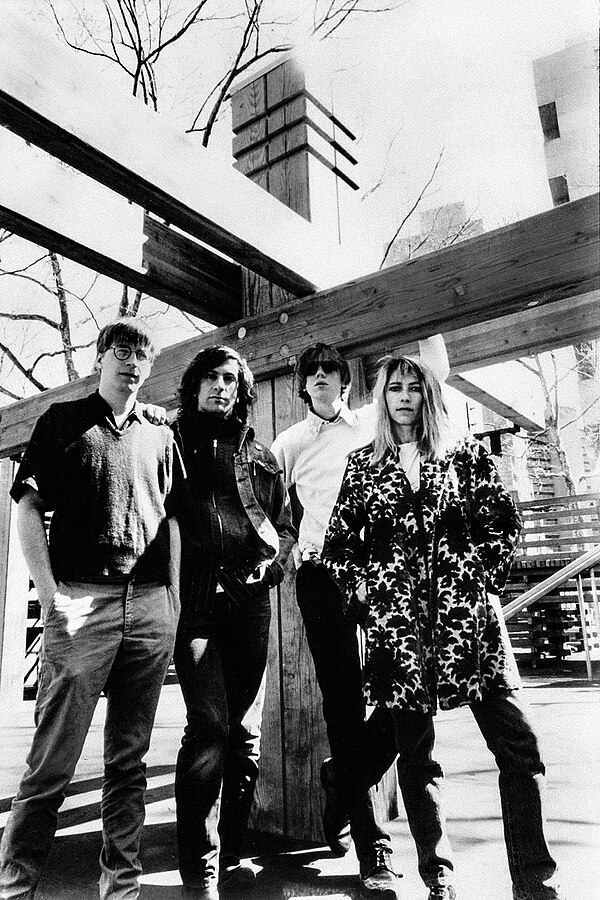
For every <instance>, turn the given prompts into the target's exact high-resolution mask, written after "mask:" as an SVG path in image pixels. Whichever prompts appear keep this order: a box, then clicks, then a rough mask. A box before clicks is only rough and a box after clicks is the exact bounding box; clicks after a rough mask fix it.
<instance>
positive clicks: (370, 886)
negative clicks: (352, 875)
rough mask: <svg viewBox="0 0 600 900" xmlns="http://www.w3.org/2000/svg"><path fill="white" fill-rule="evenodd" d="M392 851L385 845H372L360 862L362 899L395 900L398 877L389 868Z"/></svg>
mask: <svg viewBox="0 0 600 900" xmlns="http://www.w3.org/2000/svg"><path fill="white" fill-rule="evenodd" d="M391 862H392V849H391V847H388V846H387V845H386V844H379V843H376V844H373V846H372V847H371V849H370V850H369V852H368V853H367V854H366V856H364V857H363V858H362V859H361V860H359V866H360V884H361V888H362V893H363V896H364V897H372V898H373V900H375V898H377V900H397V898H398V887H399V885H398V875H397V874H396V873H395V872H394V870H393V869H392V866H391Z"/></svg>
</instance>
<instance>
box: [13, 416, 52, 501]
mask: <svg viewBox="0 0 600 900" xmlns="http://www.w3.org/2000/svg"><path fill="white" fill-rule="evenodd" d="M55 432H56V429H55V427H54V425H53V416H52V410H51V409H49V410H47V411H46V412H45V413H43V414H42V415H41V416H40V418H39V419H38V421H37V422H36V425H35V427H34V429H33V433H32V435H31V438H30V440H29V444H28V445H27V448H26V450H25V453H24V454H23V458H22V460H21V463H20V465H19V468H18V469H17V474H16V476H15V480H14V482H13V485H12V487H11V489H10V495H11V497H12V498H13V500H14V501H15V503H18V502H19V500H20V499H21V497H22V496H23V494H24V493H25V490H26V488H27V487H32V488H33V489H34V490H36V491H38V493H39V494H40V497H41V499H42V502H43V504H44V507H45V509H54V508H55V506H56V499H57V490H58V481H59V479H58V477H57V476H58V470H57V464H58V461H59V460H58V448H57V446H56V437H55Z"/></svg>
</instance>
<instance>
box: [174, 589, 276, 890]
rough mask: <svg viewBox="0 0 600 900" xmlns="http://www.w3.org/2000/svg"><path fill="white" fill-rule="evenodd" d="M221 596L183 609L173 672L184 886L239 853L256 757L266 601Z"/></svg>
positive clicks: (263, 596) (241, 592) (261, 593)
mask: <svg viewBox="0 0 600 900" xmlns="http://www.w3.org/2000/svg"><path fill="white" fill-rule="evenodd" d="M235 594H236V596H235V597H234V596H232V595H231V594H230V593H225V592H219V593H217V594H216V595H209V596H206V597H204V598H203V599H202V600H201V602H200V603H199V604H196V605H195V606H194V607H193V608H192V609H190V608H186V603H185V599H184V604H183V605H184V612H183V613H182V617H181V622H180V625H179V629H178V632H177V640H176V643H175V667H176V669H177V675H178V677H179V683H180V685H181V690H182V693H183V697H184V700H185V705H186V712H187V724H186V726H185V730H184V734H183V738H182V742H181V749H180V750H179V755H178V757H177V773H176V777H175V798H176V804H177V844H178V848H179V870H180V872H181V877H182V880H183V883H184V884H185V885H187V886H190V887H202V886H203V885H204V884H205V883H206V882H207V881H210V880H212V879H216V878H217V876H218V871H219V853H220V852H221V853H222V854H228V855H233V856H239V855H240V852H241V847H242V841H243V838H244V835H245V833H246V828H247V823H248V817H249V814H250V807H251V805H252V799H253V797H254V787H255V784H256V778H257V775H258V760H259V756H260V737H261V720H262V710H263V703H264V689H265V678H264V675H265V669H266V665H267V648H268V642H269V624H270V619H271V602H270V598H269V592H268V590H267V589H264V588H262V589H259V590H254V591H252V592H250V591H246V590H245V589H244V587H243V585H240V586H238V590H236V592H235Z"/></svg>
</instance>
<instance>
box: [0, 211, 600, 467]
mask: <svg viewBox="0 0 600 900" xmlns="http://www.w3.org/2000/svg"><path fill="white" fill-rule="evenodd" d="M597 221H598V195H597V194H596V195H593V196H590V197H584V198H583V199H582V200H576V201H574V202H573V203H568V204H565V205H564V206H560V207H558V208H557V209H553V210H549V211H548V212H546V213H541V214H540V215H537V216H533V217H532V218H530V219H524V220H523V221H522V222H517V223H515V224H514V225H508V226H506V227H505V228H500V229H498V230H496V231H493V232H489V233H488V234H485V235H481V236H480V237H477V238H473V239H472V240H470V241H465V242H464V243H462V244H455V245H454V246H453V247H448V248H446V249H444V250H440V251H438V252H437V253H432V254H429V255H428V256H422V257H419V258H417V259H415V260H410V261H409V262H407V263H403V264H401V265H399V266H393V267H391V268H389V269H384V270H383V271H381V272H378V273H376V274H373V275H368V276H366V277H363V278H359V279H356V280H355V281H352V282H349V283H348V284H345V285H340V286H338V287H336V288H332V289H330V290H328V291H323V292H320V293H319V294H314V295H313V296H312V297H310V298H307V299H305V300H294V301H292V302H291V303H286V304H285V305H283V306H281V307H278V308H276V309H273V310H269V311H266V312H263V313H260V314H258V315H255V316H252V317H250V318H248V319H244V320H240V321H238V322H235V323H231V324H229V325H225V326H223V327H221V328H219V329H217V330H215V331H212V332H210V333H209V334H206V335H201V336H199V337H195V338H192V339H191V340H189V341H184V342H182V343H180V344H175V345H174V346H173V347H171V348H169V349H168V350H167V351H165V352H164V353H163V354H162V355H161V356H160V357H159V359H158V360H157V361H156V363H155V365H154V367H153V371H152V374H151V376H150V378H149V379H148V381H147V382H146V384H145V385H144V392H143V396H145V397H147V398H148V399H152V400H153V401H154V402H157V403H162V404H163V405H164V406H167V407H168V408H169V409H172V408H174V406H175V403H176V391H177V386H178V385H179V380H180V378H181V372H182V369H183V368H184V367H185V366H186V365H187V363H188V362H189V360H190V359H191V357H192V356H193V355H194V354H195V353H197V352H198V351H199V350H201V349H202V348H203V347H207V346H209V345H210V344H214V343H219V344H228V345H231V346H233V347H235V348H236V349H237V350H239V352H240V353H242V355H244V356H245V357H246V358H247V359H248V360H249V362H250V364H251V368H252V371H253V372H254V374H255V377H257V378H258V379H259V380H262V379H265V378H269V377H272V376H273V375H276V374H278V373H282V372H286V371H289V370H290V367H291V366H293V364H294V362H295V358H296V354H297V353H299V352H300V351H301V350H302V348H303V347H305V346H306V344H308V343H312V342H314V341H317V340H320V341H325V342H328V343H332V344H336V345H337V346H338V347H339V348H340V349H341V350H343V351H345V352H346V353H347V354H348V355H349V356H356V355H358V354H359V352H360V351H361V350H362V349H369V347H372V346H374V345H375V346H378V347H381V345H382V342H383V341H385V342H387V343H389V344H390V345H391V346H392V347H398V346H402V345H403V344H404V343H407V344H408V343H410V344H413V345H414V341H415V340H419V339H421V338H424V337H428V336H429V335H431V334H434V333H436V332H438V331H442V332H443V333H444V334H449V333H451V332H452V331H453V330H454V329H455V328H461V327H464V326H466V325H470V324H477V323H483V322H486V321H487V320H488V319H490V318H492V319H493V318H497V317H498V316H501V315H508V314H510V313H512V312H514V311H515V310H519V309H523V308H527V307H528V305H530V304H531V303H536V304H539V305H540V306H545V305H546V304H549V305H551V304H552V303H553V302H554V301H556V300H558V299H561V298H564V297H566V296H570V295H571V294H572V293H573V294H577V292H578V290H580V289H581V290H584V291H585V290H587V289H588V288H589V287H593V286H594V285H595V282H596V281H597V280H598V273H597V250H598V242H599V238H598V227H597ZM457 284H460V285H461V291H462V293H460V294H457V293H456V290H455V287H456V285H457ZM535 346H536V344H535V334H532V335H531V348H532V349H534V348H535ZM520 349H522V348H520ZM483 363H484V360H482V361H480V365H482V364H483ZM91 384H92V382H87V383H86V380H85V379H82V380H81V381H80V382H74V383H73V384H71V385H68V386H66V387H65V386H63V387H61V388H56V389H54V390H51V391H47V392H45V394H44V395H43V396H41V397H35V398H31V399H30V400H26V401H21V402H20V403H16V404H11V405H10V406H7V407H5V408H3V409H2V410H1V411H0V456H7V455H10V454H11V453H14V452H16V451H18V450H19V449H20V448H22V447H23V446H24V445H25V444H26V443H27V441H28V439H29V435H30V433H31V429H32V427H33V424H34V422H35V420H36V419H37V417H38V416H39V415H40V413H41V412H42V411H43V410H44V409H45V408H46V407H47V406H48V405H49V404H50V403H51V402H53V401H54V400H55V399H59V398H62V399H66V398H68V397H70V396H72V397H75V396H81V394H82V393H85V392H87V391H88V390H90V388H91Z"/></svg>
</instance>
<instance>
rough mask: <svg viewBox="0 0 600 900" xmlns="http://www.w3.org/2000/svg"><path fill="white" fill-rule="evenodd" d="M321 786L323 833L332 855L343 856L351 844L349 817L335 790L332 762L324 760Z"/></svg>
mask: <svg viewBox="0 0 600 900" xmlns="http://www.w3.org/2000/svg"><path fill="white" fill-rule="evenodd" d="M321 784H322V785H323V790H324V791H325V808H324V809H323V833H324V834H325V840H326V841H327V843H328V845H329V848H330V850H331V852H332V853H335V855H336V856H345V855H346V853H347V852H348V850H349V849H350V845H351V843H352V837H351V836H350V817H349V816H348V812H347V810H346V809H345V808H344V804H343V802H342V799H341V797H340V796H339V792H338V791H337V790H336V783H335V775H334V767H333V760H332V759H331V758H330V759H326V760H325V762H324V763H323V765H322V766H321Z"/></svg>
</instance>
